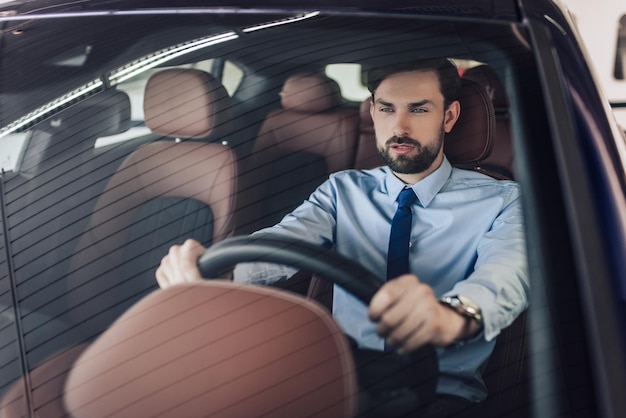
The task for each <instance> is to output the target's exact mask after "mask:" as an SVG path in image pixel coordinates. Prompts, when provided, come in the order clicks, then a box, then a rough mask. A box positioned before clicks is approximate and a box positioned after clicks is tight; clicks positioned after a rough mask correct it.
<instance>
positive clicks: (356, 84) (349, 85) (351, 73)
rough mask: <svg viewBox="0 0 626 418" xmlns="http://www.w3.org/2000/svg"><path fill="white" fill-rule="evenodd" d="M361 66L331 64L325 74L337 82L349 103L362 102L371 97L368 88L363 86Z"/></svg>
mask: <svg viewBox="0 0 626 418" xmlns="http://www.w3.org/2000/svg"><path fill="white" fill-rule="evenodd" d="M362 71H363V69H362V68H361V65H360V64H350V63H347V64H343V63H342V64H330V65H327V66H326V69H325V73H326V75H328V76H329V77H330V78H332V79H333V80H335V81H336V82H337V83H338V84H339V87H340V88H341V95H342V96H343V97H344V98H345V99H346V100H349V101H353V102H361V101H363V100H365V99H367V98H368V97H369V96H370V93H369V91H368V90H367V86H365V85H363V81H362Z"/></svg>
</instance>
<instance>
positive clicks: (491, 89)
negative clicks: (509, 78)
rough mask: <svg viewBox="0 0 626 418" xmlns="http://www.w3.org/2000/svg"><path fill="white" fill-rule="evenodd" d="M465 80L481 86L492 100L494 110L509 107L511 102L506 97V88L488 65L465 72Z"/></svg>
mask: <svg viewBox="0 0 626 418" xmlns="http://www.w3.org/2000/svg"><path fill="white" fill-rule="evenodd" d="M463 78H465V79H467V80H472V81H474V82H476V83H478V84H479V85H481V86H482V87H483V88H484V89H485V90H486V91H487V94H488V95H489V97H490V98H491V101H492V102H493V107H494V108H496V109H500V108H508V107H509V100H508V99H507V97H506V92H505V90H504V86H503V85H502V82H501V81H500V78H499V77H498V74H496V72H495V70H494V69H493V68H491V67H489V66H488V65H479V66H477V67H473V68H470V69H468V70H467V71H465V73H464V74H463Z"/></svg>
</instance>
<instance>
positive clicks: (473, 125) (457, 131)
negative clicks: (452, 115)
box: [444, 79, 495, 165]
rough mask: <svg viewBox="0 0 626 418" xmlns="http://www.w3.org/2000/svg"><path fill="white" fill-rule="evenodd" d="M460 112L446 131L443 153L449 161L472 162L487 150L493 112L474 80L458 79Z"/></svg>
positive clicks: (454, 162)
mask: <svg viewBox="0 0 626 418" xmlns="http://www.w3.org/2000/svg"><path fill="white" fill-rule="evenodd" d="M458 99H459V103H460V104H461V114H460V116H459V119H458V120H457V122H456V124H455V125H454V128H452V131H451V132H450V133H448V134H446V137H445V141H444V153H445V154H446V156H447V157H448V160H450V162H451V163H452V164H457V165H458V164H476V163H479V162H481V161H483V160H484V159H485V158H487V157H488V156H489V154H490V153H491V148H492V146H493V138H494V131H495V115H494V109H493V104H492V102H491V99H490V98H489V95H488V94H487V92H486V91H485V89H483V88H482V87H481V86H479V85H478V84H477V83H475V82H473V81H471V80H466V79H461V88H460V89H459V96H458Z"/></svg>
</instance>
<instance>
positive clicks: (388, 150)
mask: <svg viewBox="0 0 626 418" xmlns="http://www.w3.org/2000/svg"><path fill="white" fill-rule="evenodd" d="M370 112H371V115H372V119H373V121H374V130H375V132H376V146H377V148H378V151H379V153H380V155H381V156H382V158H383V160H384V161H385V163H386V164H387V165H388V166H389V167H390V168H391V170H392V171H394V172H396V173H400V174H418V173H424V172H431V171H434V169H436V168H437V167H439V164H441V161H442V160H443V137H444V133H446V132H450V130H451V129H452V127H453V126H454V123H455V122H456V120H457V118H458V113H459V109H458V102H454V103H453V104H451V105H450V106H449V107H448V109H445V110H444V98H443V95H442V94H441V91H440V89H439V81H438V79H437V74H436V73H435V72H434V71H412V72H403V73H398V74H394V75H391V76H389V77H387V78H386V79H385V80H383V81H382V82H381V83H380V85H379V86H378V88H377V89H376V91H375V92H374V104H373V106H372V107H371V110H370Z"/></svg>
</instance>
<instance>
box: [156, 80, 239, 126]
mask: <svg viewBox="0 0 626 418" xmlns="http://www.w3.org/2000/svg"><path fill="white" fill-rule="evenodd" d="M144 113H145V123H146V126H147V127H148V128H150V130H152V132H154V133H157V134H159V135H165V136H170V137H178V138H206V137H208V136H209V135H211V134H216V131H218V130H221V129H223V128H225V126H226V125H227V124H228V123H229V122H230V120H231V102H230V97H229V96H228V93H227V92H226V89H225V88H224V86H223V85H222V84H221V83H220V82H219V81H217V80H216V79H215V78H214V77H213V76H212V75H210V74H208V73H206V72H204V71H200V70H195V69H170V70H164V71H161V72H158V73H156V74H154V75H153V76H152V77H151V78H150V80H148V84H147V85H146V93H145V97H144Z"/></svg>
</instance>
